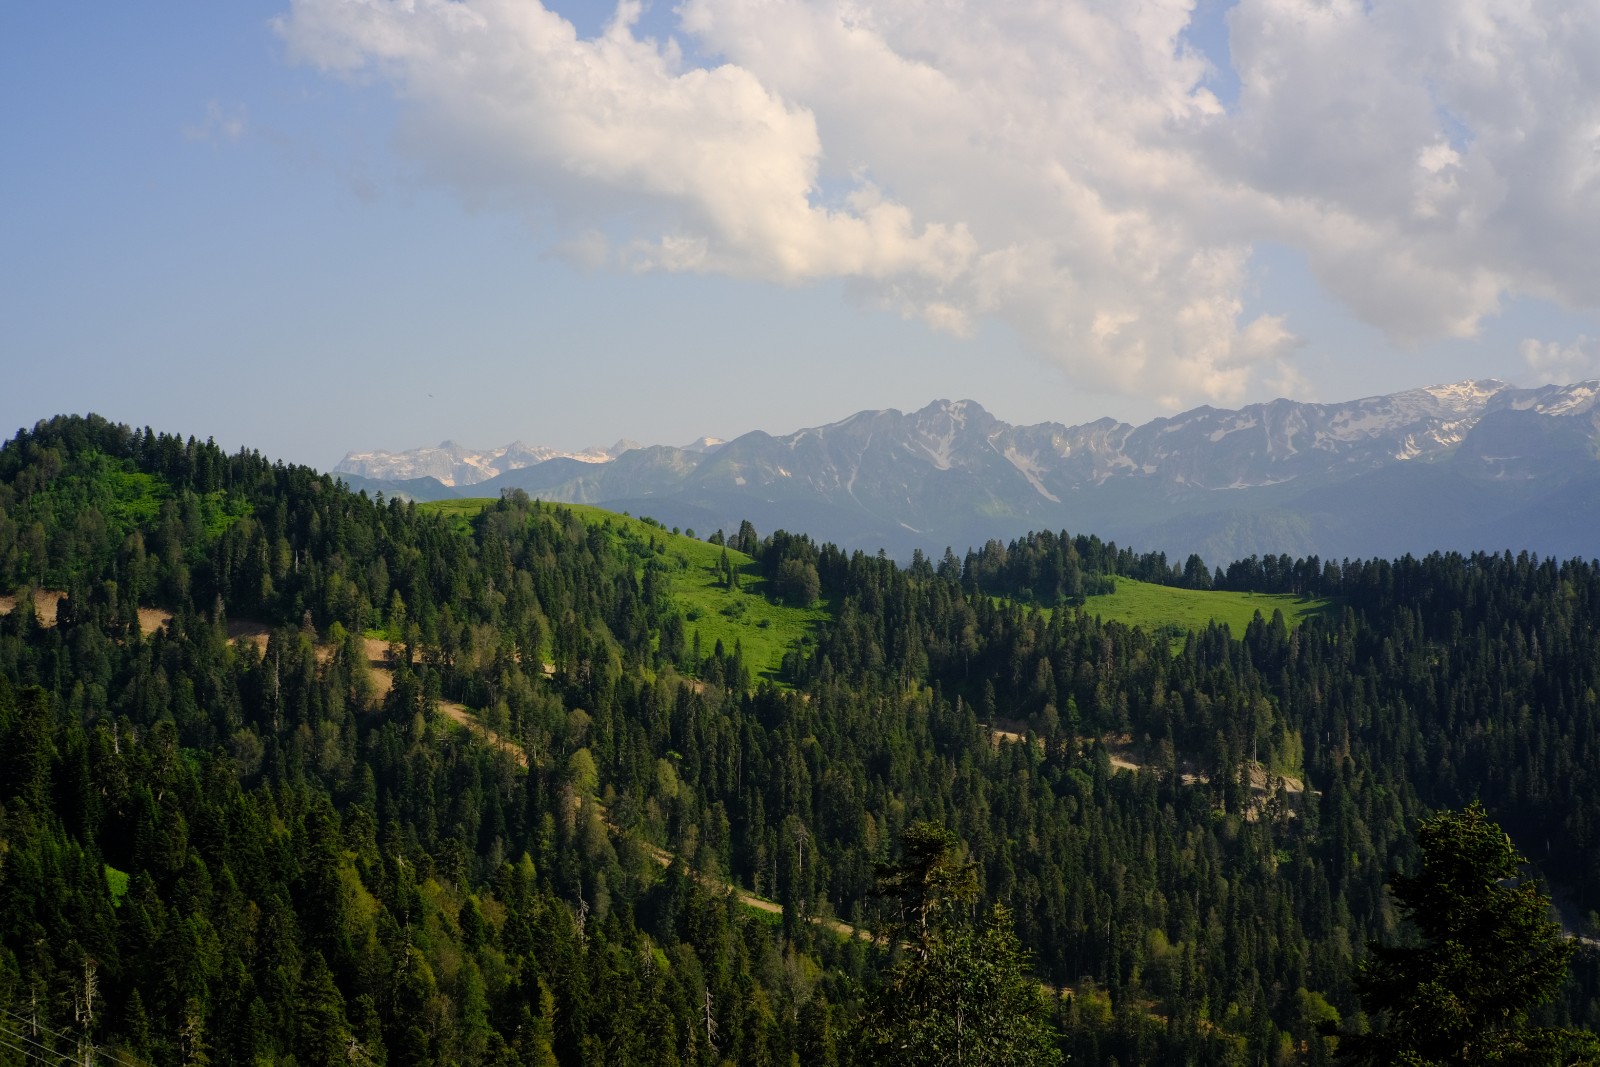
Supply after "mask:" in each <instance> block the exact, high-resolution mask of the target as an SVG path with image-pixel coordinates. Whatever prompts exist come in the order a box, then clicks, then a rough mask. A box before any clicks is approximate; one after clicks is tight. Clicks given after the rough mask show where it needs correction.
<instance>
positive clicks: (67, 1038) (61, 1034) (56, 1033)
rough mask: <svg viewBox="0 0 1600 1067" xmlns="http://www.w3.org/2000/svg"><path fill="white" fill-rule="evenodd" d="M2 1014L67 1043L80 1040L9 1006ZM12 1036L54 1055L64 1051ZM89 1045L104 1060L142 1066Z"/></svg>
mask: <svg viewBox="0 0 1600 1067" xmlns="http://www.w3.org/2000/svg"><path fill="white" fill-rule="evenodd" d="M0 1015H9V1016H10V1017H11V1018H12V1019H15V1020H16V1021H17V1022H18V1023H21V1024H22V1025H23V1026H25V1027H28V1028H29V1029H33V1030H39V1031H43V1032H44V1033H46V1034H49V1035H50V1036H51V1037H54V1038H58V1039H59V1040H61V1041H64V1042H66V1043H67V1044H76V1043H77V1042H78V1037H77V1036H75V1035H74V1034H72V1033H71V1032H69V1031H67V1030H55V1029H52V1028H51V1027H48V1026H45V1025H44V1024H43V1023H40V1022H38V1021H36V1020H34V1019H31V1018H29V1017H28V1016H26V1015H19V1014H17V1013H16V1012H14V1011H12V1010H10V1009H9V1008H0ZM6 1025H8V1024H7V1023H5V1022H4V1021H3V1020H0V1027H4V1026H6ZM12 1036H14V1037H20V1038H22V1039H23V1040H24V1041H28V1042H30V1043H31V1044H34V1045H39V1047H40V1048H42V1049H45V1051H47V1052H49V1053H50V1054H51V1055H53V1056H60V1055H62V1053H59V1052H57V1051H55V1050H54V1049H51V1048H47V1047H46V1046H44V1045H41V1044H39V1042H37V1041H33V1040H32V1039H31V1038H29V1037H28V1035H26V1034H18V1033H13V1035H12ZM89 1047H90V1049H91V1050H92V1051H93V1052H94V1054H95V1055H96V1056H97V1057H99V1058H101V1059H104V1060H109V1061H110V1062H111V1063H113V1064H117V1065H118V1067H141V1065H140V1064H136V1063H134V1062H133V1061H131V1060H126V1059H123V1058H122V1057H121V1056H119V1055H117V1054H116V1053H115V1052H111V1051H110V1050H108V1049H104V1048H101V1047H100V1046H99V1045H91V1046H89ZM67 1062H68V1063H74V1064H75V1063H76V1060H74V1059H73V1058H71V1057H68V1058H67Z"/></svg>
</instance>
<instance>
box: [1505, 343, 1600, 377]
mask: <svg viewBox="0 0 1600 1067" xmlns="http://www.w3.org/2000/svg"><path fill="white" fill-rule="evenodd" d="M1521 354H1522V361H1523V362H1524V363H1526V364H1527V365H1528V367H1529V369H1530V370H1532V371H1533V372H1534V373H1535V374H1537V375H1538V376H1539V381H1540V382H1555V383H1557V384H1561V385H1565V384H1567V383H1568V382H1580V381H1587V380H1589V379H1591V378H1600V340H1596V339H1594V338H1591V337H1587V336H1584V335H1582V334H1580V335H1579V336H1578V337H1577V338H1575V339H1574V340H1572V341H1569V342H1567V343H1565V344H1563V343H1562V342H1560V341H1539V340H1536V339H1534V338H1532V337H1530V338H1528V339H1527V340H1525V341H1523V342H1522V345H1521Z"/></svg>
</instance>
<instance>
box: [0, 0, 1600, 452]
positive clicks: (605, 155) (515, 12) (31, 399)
mask: <svg viewBox="0 0 1600 1067" xmlns="http://www.w3.org/2000/svg"><path fill="white" fill-rule="evenodd" d="M1125 10H1126V9H1125V7H1124V6H1122V5H1110V4H1090V3H1081V4H1080V3H1071V2H1069V3H1063V4H1062V5H1060V8H1059V10H1058V11H1056V12H1055V13H1054V15H1053V16H1052V18H1051V19H1050V20H1049V21H1048V24H1039V23H1037V21H1036V16H1034V15H1030V14H1028V13H1027V12H1022V11H1016V12H1013V11H1011V10H1010V9H1009V6H1008V5H1006V4H993V3H991V4H986V5H977V4H973V5H962V4H959V3H956V4H950V5H940V6H939V7H938V8H937V12H936V13H930V12H935V9H933V8H927V7H926V6H925V5H917V4H910V3H903V4H901V3H888V2H885V3H859V4H856V5H852V6H850V7H849V8H848V9H846V8H845V7H843V6H835V5H830V4H827V3H801V2H799V0H769V2H768V3H766V4H764V5H751V4H748V3H744V4H741V3H735V2H733V0H689V2H686V3H684V4H682V5H680V6H677V7H674V6H669V5H655V6H653V7H647V8H644V9H641V10H638V11H634V10H633V9H631V8H624V9H623V13H622V14H623V17H622V18H621V19H620V20H619V19H617V17H616V15H615V12H614V10H613V9H612V8H610V7H609V6H606V7H601V6H598V5H590V4H584V5H556V6H555V7H553V8H546V7H542V6H540V5H538V4H536V3H517V2H515V0H465V2H463V3H459V4H446V3H444V2H443V0H416V2H415V3H414V4H409V5H396V4H393V3H390V2H388V0H371V2H368V0H299V2H298V3H295V4H292V5H291V4H290V3H288V2H287V0H285V2H274V3H264V2H262V3H258V2H247V0H238V2H231V3H227V4H215V3H198V2H176V0H175V2H170V3H163V4H158V5H86V4H73V3H66V4H57V5H6V6H4V7H3V8H0V94H3V98H4V99H5V100H6V101H7V104H6V106H5V108H4V110H3V112H0V136H3V137H4V142H3V143H4V144H5V159H6V165H5V166H4V167H3V168H0V196H3V198H4V202H5V204H6V209H5V210H4V212H0V363H3V365H4V367H5V369H6V371H7V375H6V378H7V382H8V384H7V386H6V388H5V389H4V390H0V425H4V426H5V427H6V428H7V432H9V430H10V429H11V428H15V427H18V426H23V425H27V424H31V423H32V422H33V421H34V420H35V419H38V418H41V417H45V416H48V415H51V414H55V413H58V412H66V411H89V410H93V411H98V412H100V413H102V414H105V415H107V416H110V417H112V418H115V419H118V420H122V421H127V422H130V423H134V424H138V425H145V424H149V425H152V426H155V427H157V428H161V429H171V430H176V431H180V432H184V433H193V434H196V435H199V436H214V437H215V438H216V439H217V440H218V442H219V443H222V444H224V445H226V446H228V447H237V446H239V445H250V446H252V447H258V448H261V449H262V450H264V451H266V452H268V453H269V454H272V455H274V456H281V457H283V458H287V459H291V460H296V461H301V462H307V463H311V464H313V465H316V466H320V467H328V466H331V465H332V464H334V463H335V462H337V461H338V459H339V458H340V457H341V456H342V455H343V454H344V453H345V452H346V451H348V450H352V449H365V448H405V447H414V446H417V445H423V444H433V443H436V442H438V441H439V440H441V439H443V438H447V437H450V438H455V439H458V440H461V441H463V442H466V443H469V444H474V445H481V446H492V445H499V444H504V443H506V442H507V441H510V440H512V439H514V438H521V439H523V440H525V441H528V442H530V443H539V444H549V445H554V446H558V447H567V448H577V447H582V446H585V445H590V444H609V443H611V442H612V441H614V440H616V439H617V438H619V437H624V436H626V437H631V438H635V439H638V440H641V441H645V442H649V443H654V442H662V443H683V442H686V441H688V440H690V439H692V438H695V437H698V436H699V435H701V434H711V435H715V436H722V437H730V436H734V435H736V434H739V433H742V432H745V431H747V430H751V429H758V428H759V429H767V430H770V431H773V432H787V431H790V430H793V429H795V428H797V427H800V426H803V425H813V424H817V423H820V422H826V421H832V420H834V419H838V418H842V417H844V416H846V415H848V414H850V413H852V412H854V411H856V410H858V409H861V408H867V407H899V408H902V409H907V408H915V407H920V406H922V405H923V404H925V403H927V402H928V401H930V400H932V399H934V398H936V397H950V398H956V397H970V398H972V399H975V400H978V401H979V402H980V403H982V404H984V405H985V406H987V407H988V408H989V409H990V410H991V411H993V412H994V413H995V414H997V415H999V416H1000V417H1002V418H1005V419H1007V420H1009V421H1013V422H1035V421H1041V420H1046V419H1053V420H1057V421H1062V422H1068V423H1071V422H1079V421H1086V420H1088V419H1093V418H1097V417H1099V416H1102V415H1112V416H1114V417H1117V418H1122V419H1127V420H1130V421H1143V420H1145V419H1148V418H1150V417H1153V416H1156V415H1160V414H1166V413H1170V412H1172V411H1174V410H1177V409H1179V408H1182V407H1187V406H1193V405H1197V404H1201V403H1212V404H1217V405H1228V406H1232V405H1236V404H1239V403H1245V402H1251V401H1256V400H1263V399H1270V398H1271V397H1273V396H1277V395H1282V394H1285V393H1287V394H1290V395H1295V396H1297V397H1301V398H1307V399H1323V400H1336V399H1343V398H1347V397H1351V396H1359V395H1366V394H1370V393H1376V392H1387V391H1392V390H1395V389H1401V388H1407V387H1412V386H1418V385H1425V384H1431V383H1434V382H1440V381H1449V380H1458V379H1461V378H1467V377H1482V376H1496V377H1501V378H1507V379H1510V380H1513V381H1516V382H1518V383H1520V384H1534V383H1536V382H1540V381H1545V380H1571V379H1573V378H1576V377H1587V376H1592V375H1594V374H1596V373H1597V369H1600V367H1597V364H1600V346H1597V343H1596V342H1595V341H1594V340H1592V339H1593V338H1597V337H1600V323H1597V321H1596V319H1597V317H1596V309H1597V308H1600V292H1597V291H1596V286H1597V285H1600V270H1597V269H1596V267H1600V262H1597V258H1600V256H1597V253H1596V252H1595V251H1593V250H1594V249H1596V248H1600V232H1597V227H1600V185H1597V182H1600V177H1597V175H1600V109H1597V103H1596V101H1597V98H1600V92H1597V87H1596V77H1595V74H1594V72H1593V71H1592V70H1591V69H1590V68H1592V67H1593V64H1592V63H1587V62H1586V61H1585V60H1584V56H1585V55H1586V54H1587V55H1592V54H1594V52H1593V51H1588V52H1586V51H1585V50H1586V49H1588V48H1591V47H1592V46H1593V45H1594V44H1596V37H1595V33H1596V27H1594V26H1592V25H1590V24H1588V23H1587V22H1583V21H1578V22H1574V21H1573V15H1572V14H1571V10H1570V9H1569V8H1568V7H1565V6H1563V5H1558V4H1548V5H1541V4H1539V3H1534V4H1531V5H1528V4H1519V5H1514V6H1513V5H1509V4H1506V5H1500V4H1496V3H1490V2H1482V3H1479V2H1472V3H1461V4H1450V5H1437V6H1435V5H1429V4H1412V5H1406V6H1405V7H1400V6H1396V5H1385V4H1382V3H1373V4H1370V5H1363V4H1351V5H1345V4H1341V3H1337V2H1334V3H1329V4H1310V3H1300V2H1298V0H1248V2H1246V0H1241V2H1240V3H1239V4H1236V5H1228V4H1223V3H1218V2H1215V0H1205V2H1203V3H1201V4H1200V5H1199V6H1198V8H1191V7H1190V6H1188V5H1186V4H1182V3H1152V4H1148V5H1141V7H1140V8H1139V9H1138V10H1139V12H1140V15H1139V16H1138V17H1137V18H1133V17H1130V16H1127V15H1126V14H1124V12H1125ZM462 16H470V18H465V19H464V18H463V17H462ZM1591 17H1592V16H1591ZM1030 19H1034V20H1035V21H1030ZM569 23H570V25H568V24H569ZM1485 27H1488V28H1487V29H1485ZM1473 34H1477V35H1478V37H1477V38H1474V37H1473Z"/></svg>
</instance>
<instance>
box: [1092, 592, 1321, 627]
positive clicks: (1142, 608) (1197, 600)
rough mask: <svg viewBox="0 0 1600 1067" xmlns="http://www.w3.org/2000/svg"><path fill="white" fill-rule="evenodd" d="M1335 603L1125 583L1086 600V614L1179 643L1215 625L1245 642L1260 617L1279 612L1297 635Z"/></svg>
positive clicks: (1271, 594) (1284, 595)
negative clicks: (1247, 630) (1185, 636)
mask: <svg viewBox="0 0 1600 1067" xmlns="http://www.w3.org/2000/svg"><path fill="white" fill-rule="evenodd" d="M1332 603H1333V602H1332V601H1331V600H1325V599H1324V600H1319V599H1314V598H1310V597H1299V596H1293V595H1290V594H1286V593H1233V592H1225V591H1222V590H1215V589H1181V588H1178V587H1177V586H1171V585H1156V584H1154V583H1152V582H1141V581H1136V580H1135V579H1132V578H1120V577H1119V578H1118V579H1117V590H1116V592H1114V593H1106V594H1102V595H1099V596H1091V597H1087V598H1085V600H1084V605H1083V610H1084V611H1085V612H1087V613H1088V614H1090V615H1095V616H1098V617H1100V618H1101V619H1104V620H1106V621H1108V622H1111V621H1115V622H1120V623H1124V624H1126V625H1128V626H1138V627H1140V628H1142V629H1144V630H1146V631H1149V632H1151V633H1165V634H1167V635H1168V636H1169V637H1172V638H1173V639H1174V640H1178V639H1181V637H1182V635H1183V634H1186V633H1190V632H1193V631H1196V630H1203V629H1205V628H1206V627H1207V626H1208V625H1210V624H1211V623H1217V624H1218V625H1226V626H1227V627H1228V629H1229V630H1230V631H1231V632H1232V633H1233V635H1234V636H1235V637H1240V636H1242V635H1243V634H1244V631H1245V627H1246V626H1249V625H1250V620H1251V619H1253V618H1255V616H1256V613H1257V612H1259V613H1260V614H1261V617H1262V618H1264V619H1271V618H1272V613H1273V612H1274V611H1281V612H1283V620H1284V622H1286V623H1288V625H1289V628H1290V629H1291V630H1292V629H1294V628H1295V627H1296V626H1299V625H1300V624H1301V623H1303V622H1304V621H1305V620H1306V619H1308V618H1310V617H1311V616H1313V615H1316V614H1319V613H1321V612H1324V611H1327V610H1328V609H1329V607H1331V606H1332Z"/></svg>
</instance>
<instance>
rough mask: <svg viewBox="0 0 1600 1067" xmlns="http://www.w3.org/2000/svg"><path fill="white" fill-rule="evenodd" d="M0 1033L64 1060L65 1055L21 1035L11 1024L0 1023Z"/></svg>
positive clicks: (27, 1036) (23, 1034)
mask: <svg viewBox="0 0 1600 1067" xmlns="http://www.w3.org/2000/svg"><path fill="white" fill-rule="evenodd" d="M40 1029H44V1027H40ZM0 1033H3V1034H6V1035H7V1036H8V1037H14V1038H16V1039H17V1040H18V1041H25V1042H27V1043H28V1044H30V1045H32V1046H34V1047H35V1048H39V1049H43V1050H44V1051H45V1052H47V1053H49V1054H50V1055H52V1056H59V1057H62V1058H66V1053H64V1052H60V1051H58V1050H56V1049H53V1048H51V1047H50V1046H49V1045H46V1044H45V1043H44V1042H42V1041H38V1040H35V1039H34V1038H33V1037H30V1036H29V1035H27V1034H25V1033H22V1032H21V1031H20V1030H19V1029H17V1027H15V1026H14V1025H12V1024H11V1023H7V1022H0Z"/></svg>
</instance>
